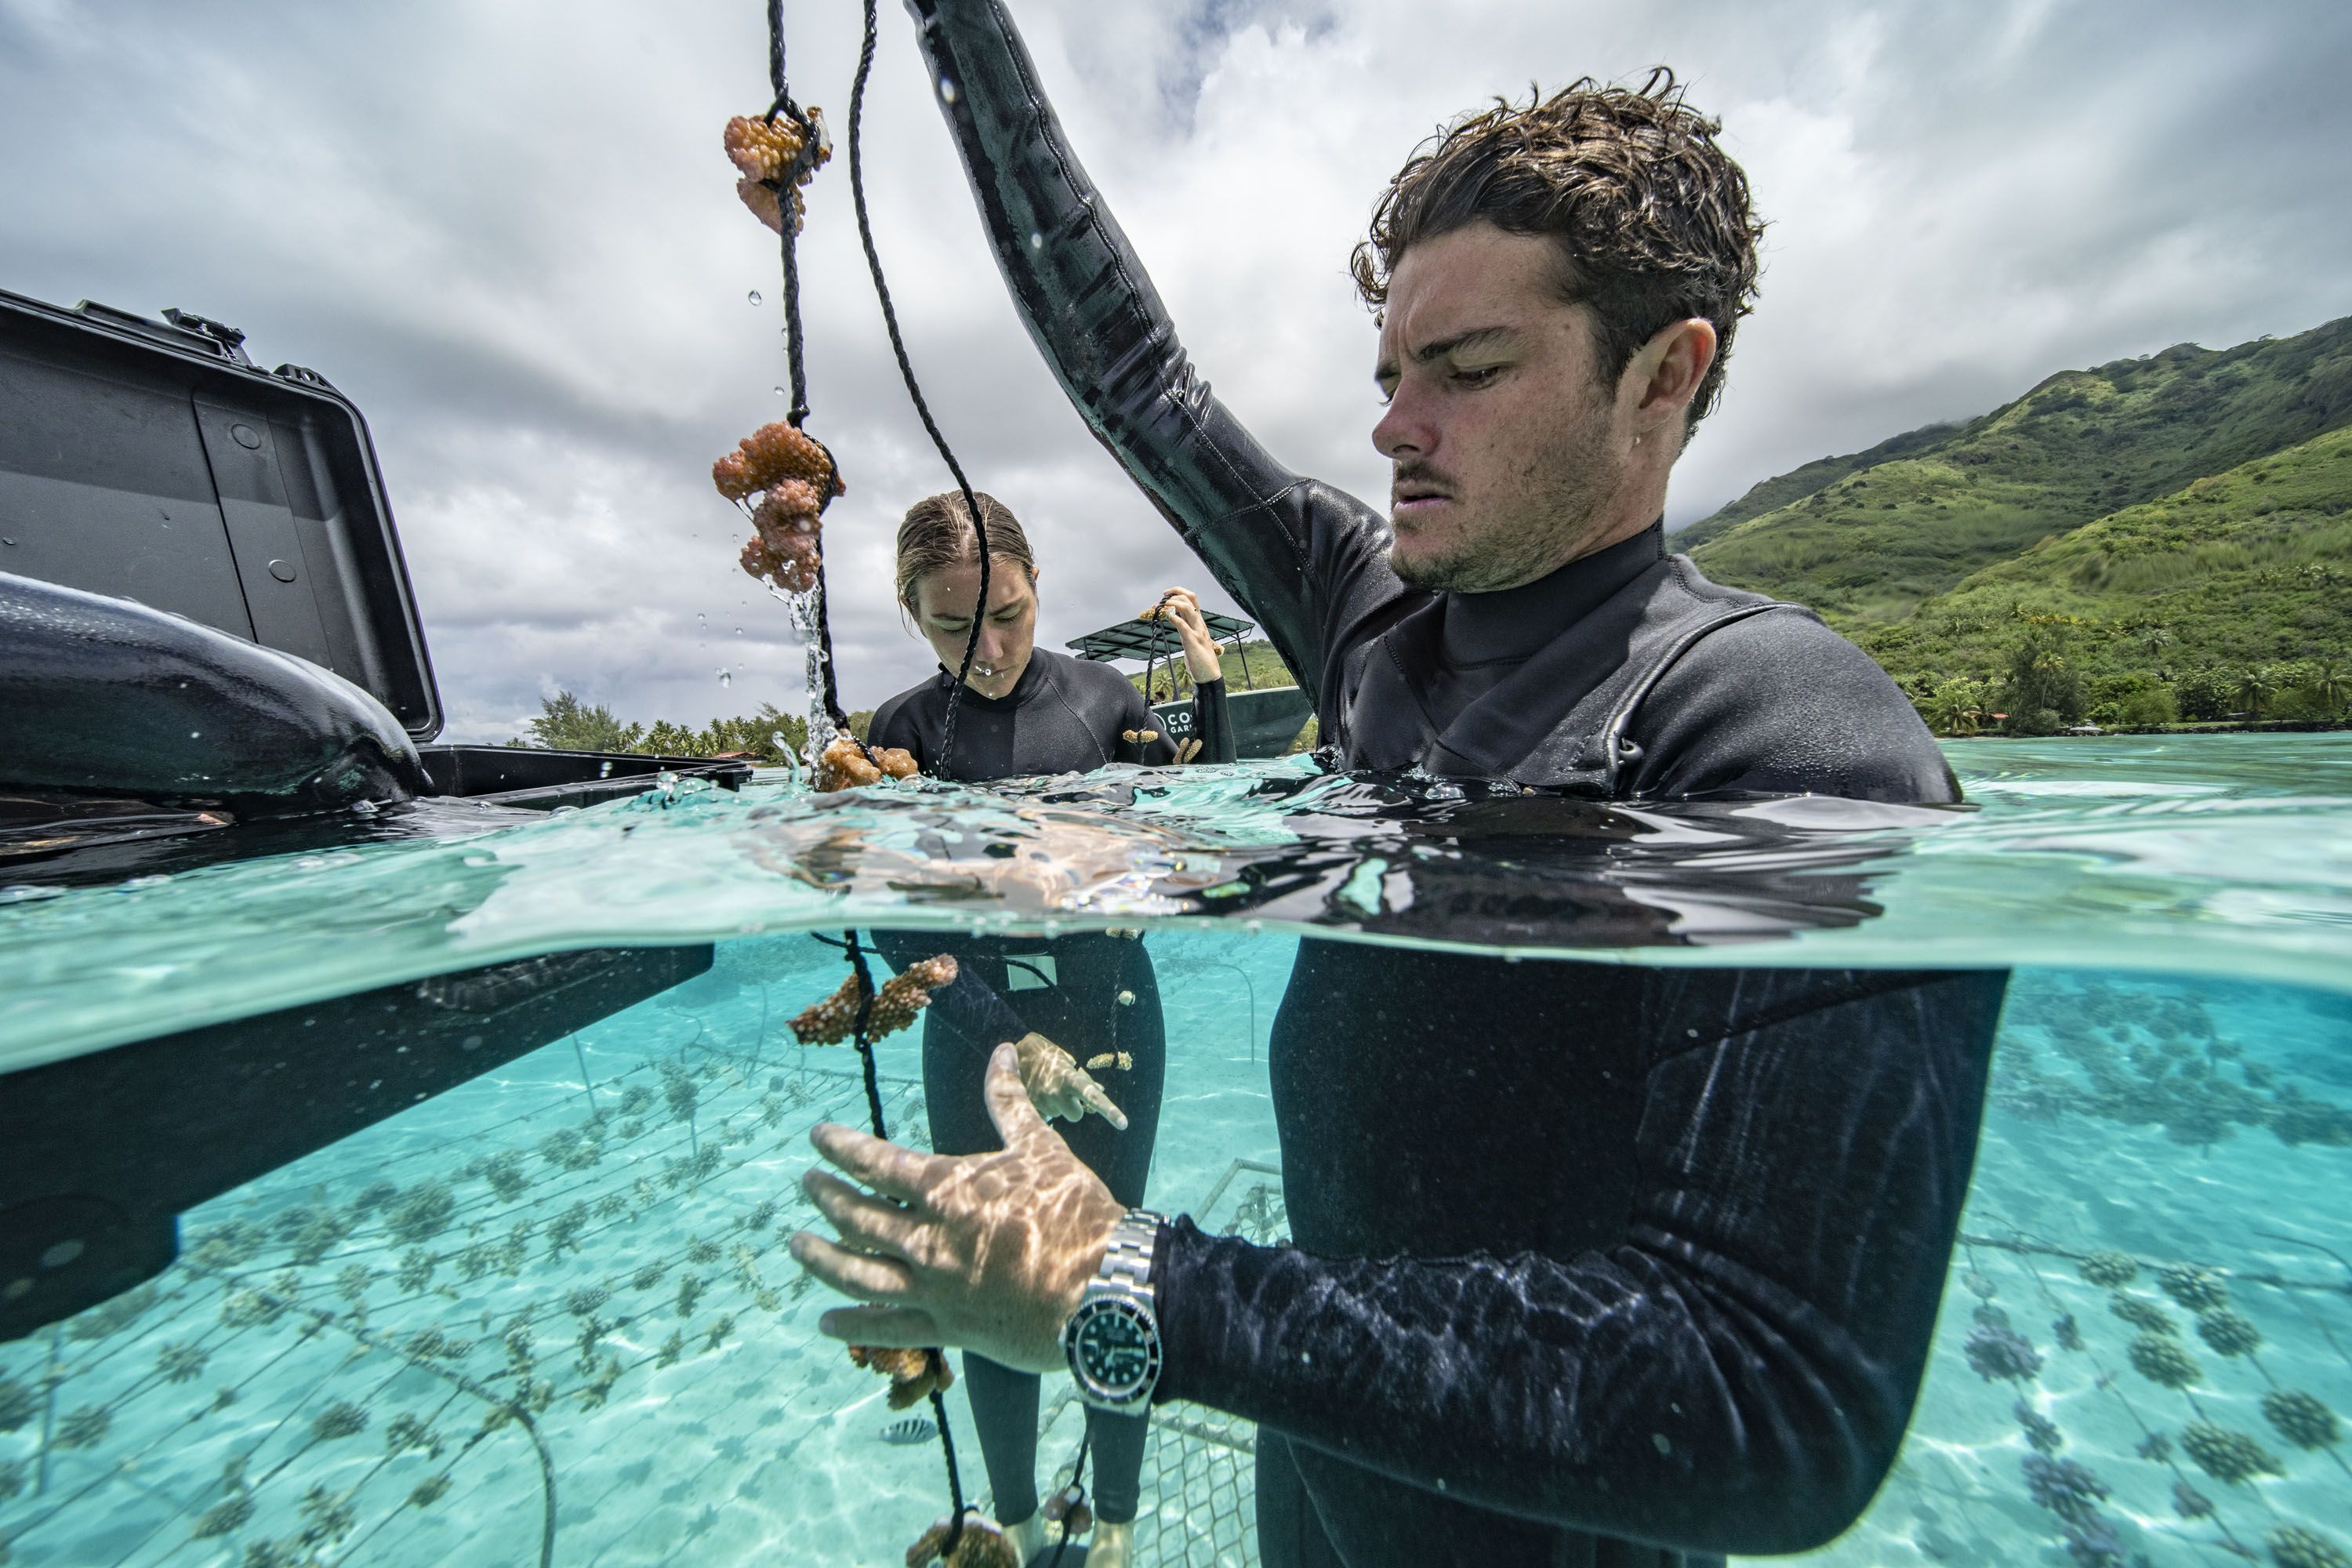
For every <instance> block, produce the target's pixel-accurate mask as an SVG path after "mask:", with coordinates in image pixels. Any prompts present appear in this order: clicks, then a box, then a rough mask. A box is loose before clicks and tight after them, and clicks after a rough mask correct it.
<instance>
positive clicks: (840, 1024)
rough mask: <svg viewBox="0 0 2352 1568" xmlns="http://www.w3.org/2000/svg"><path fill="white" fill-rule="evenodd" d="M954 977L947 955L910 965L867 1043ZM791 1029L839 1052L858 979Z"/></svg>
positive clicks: (873, 1016) (881, 998)
mask: <svg viewBox="0 0 2352 1568" xmlns="http://www.w3.org/2000/svg"><path fill="white" fill-rule="evenodd" d="M955 977H956V961H955V960H954V959H953V958H952V957H950V955H948V954H946V953H944V952H943V953H940V955H939V956H937V957H936V958H926V959H922V960H920V961H919V962H917V963H910V964H908V965H907V967H906V968H905V969H903V970H901V971H900V972H899V973H897V974H894V975H892V976H891V977H890V978H889V979H887V980H886V981H884V982H883V983H882V984H881V987H880V989H878V990H877V991H876V992H875V994H874V1008H873V1011H872V1012H870V1013H869V1014H867V1015H866V1038H867V1039H868V1040H878V1039H880V1038H882V1037H884V1036H886V1035H894V1034H897V1033H898V1031H899V1030H900V1029H903V1028H905V1027H906V1026H908V1025H909V1024H911V1023H913V1022H914V1021H915V1015H916V1014H918V1013H919V1012H921V1011H922V1010H923V1008H924V1007H925V1006H926V1005H929V1002H930V1000H931V993H932V992H934V991H937V990H940V989H941V988H942V987H944V986H948V985H951V984H954V983H955ZM792 1029H793V1035H794V1036H795V1037H798V1038H799V1040H800V1043H801V1044H803V1045H804V1046H837V1045H839V1044H841V1043H842V1042H843V1041H844V1040H846V1039H848V1038H849V1037H850V1036H851V1035H853V1034H855V1033H856V1029H857V976H856V975H855V974H852V975H851V976H850V977H849V978H848V979H846V980H845V981H843V982H842V983H841V984H840V986H839V988H838V989H836V990H835V992H834V994H832V995H830V996H828V997H826V998H825V999H824V1001H822V1002H819V1003H817V1004H816V1005H814V1006H812V1007H809V1008H807V1009H805V1010H803V1012H801V1013H800V1014H798V1015H797V1016H794V1017H793V1023H792ZM860 1364H863V1363H860Z"/></svg>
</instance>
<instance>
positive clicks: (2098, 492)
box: [1675, 318, 2352, 632]
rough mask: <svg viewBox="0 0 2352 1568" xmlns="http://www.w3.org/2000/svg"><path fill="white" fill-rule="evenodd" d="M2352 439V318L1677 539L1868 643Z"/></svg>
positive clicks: (2125, 364) (1711, 523) (2089, 389)
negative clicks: (1998, 569)
mask: <svg viewBox="0 0 2352 1568" xmlns="http://www.w3.org/2000/svg"><path fill="white" fill-rule="evenodd" d="M2347 424H2352V318H2347V320H2345V321H2334V322H2330V323H2329V324H2328V325H2326V326H2324V327H2319V328H2316V329H2315V330H2313V331H2308V332H2304V333H2301V334H2299V335H2298V336H2295V337H2293V338H2284V339H2279V340H2275V341H2273V340H2267V339H2264V340H2257V341H2256V342H2251V343H2242V344H2240V345H2239V346H2238V347H2236V348H2232V349H2221V350H2208V349H2201V348H2199V347H2197V346H2196V345H2195V344H2192V343H2182V344H2179V345H2178V346H2176V347H2173V348H2169V349H2166V350H2165V351H2164V352H2162V353H2157V354H2151V355H2149V356H2148V357H2147V358H2145V359H2131V360H2118V361H2116V362H2115V363H2112V364H2105V365H2100V366H2098V367H2097V368H2095V369H2093V370H2084V371H2064V372H2061V373H2060V374H2056V375H2053V376H2051V377H2050V378H2049V379H2047V380H2045V381H2043V382H2042V384H2040V385H2038V386H2036V387H2034V388H2033V389H2032V391H2031V392H2028V393H2027V394H2026V395H2024V396H2022V397H2021V398H2019V399H2018V400H2017V401H2015V402H2014V403H2011V404H2009V405H2006V406H2004V407H2001V408H1999V409H1996V410H1994V411H1993V412H1992V413H1990V414H1987V415H1984V416H1981V417H1979V418H1976V419H1971V420H1969V421H1968V422H1967V423H1965V424H1962V425H1958V426H1930V427H1928V428H1927V429H1923V430H1916V431H1912V432H1909V433H1908V434H1906V435H1903V436H1898V437H1894V438H1893V439H1892V440H1889V441H1886V442H1884V443H1881V444H1880V445H1879V446H1877V447H1873V448H1871V449H1870V450H1869V451H1867V452H1861V453H1856V454H1853V456H1851V457H1846V458H1823V459H1822V460H1820V461H1817V462H1813V463H1809V464H1807V465H1805V467H1803V468H1799V469H1796V470H1794V471H1792V472H1790V473H1789V474H1785V475H1782V476H1780V477H1779V478H1777V479H1768V480H1766V481H1765V482H1764V483H1763V484H1760V485H1759V486H1757V487H1756V488H1755V489H1751V490H1750V491H1749V492H1748V494H1747V495H1745V496H1743V497H1741V498H1740V500H1738V501H1735V502H1733V503H1732V504H1731V505H1730V506H1728V507H1726V508H1724V509H1723V510H1721V511H1718V512H1717V513H1715V514H1714V515H1713V516H1711V517H1709V518H1706V519H1705V520H1703V521H1700V522H1697V523H1695V524H1693V525H1692V526H1691V527H1690V528H1688V529H1685V530H1684V531H1682V532H1680V533H1678V534H1677V535H1675V543H1676V544H1677V546H1678V547H1680V548H1682V549H1685V550H1687V551H1689V552H1690V553H1691V555H1692V557H1693V558H1694V559H1695V560H1696V561H1697V562H1698V563H1700V565H1701V566H1702V567H1704V568H1705V570H1706V572H1707V574H1709V575H1710V576H1713V577H1715V578H1717V580H1718V581H1721V582H1726V583H1731V584H1738V585H1739V586H1741V587H1751V588H1756V589H1759V590H1761V591H1763V592H1766V593H1770V594H1774V595H1779V596H1780V597H1782V598H1789V599H1794V600H1796V601H1798V602H1799V603H1801V604H1806V605H1812V606H1813V607H1814V608H1815V609H1818V610H1820V611H1821V612H1822V614H1823V615H1824V616H1828V617H1829V618H1830V619H1831V620H1832V622H1833V623H1834V624H1836V625H1838V626H1840V627H1841V629H1843V630H1846V631H1849V632H1853V631H1856V630H1859V629H1860V628H1862V627H1864V626H1870V625H1873V624H1876V623H1885V622H1894V621H1899V620H1901V619H1903V618H1905V617H1906V616H1909V615H1911V614H1912V613H1913V611H1914V610H1916V608H1917V607H1918V605H1920V603H1921V602H1922V601H1923V600H1926V599H1927V598H1929V597H1931V596H1933V595H1938V594H1942V593H1946V592H1948V591H1949V590H1951V589H1953V588H1955V587H1957V586H1958V584H1960V583H1961V582H1962V581H1963V580H1965V579H1967V578H1969V576H1970V575H1971V574H1975V573H1977V572H1979V571H1982V570H1984V569H1986V568H1988V567H1991V566H1993V565H1995V564H1997V563H2000V562H2003V561H2006V560H2009V559H2011V557H2014V556H2017V555H2019V554H2021V553H2022V552H2026V551H2028V550H2030V549H2032V547H2034V546H2035V545H2036V544H2038V543H2040V542H2042V541H2043V540H2045V539H2049V538H2053V537H2061V536H2063V535H2066V534H2068V533H2071V532H2072V531H2074V530H2075V529H2078V528H2081V527H2083V526H2084V525H2085V524H2087V523H2089V522H2091V521H2094V520H2095V519H2097V518H2100V517H2104V516H2105V515H2107V514H2109V513H2112V512H2116V511H2118V510H2122V509H2125V508H2128V507H2132V506H2136V505H2139V504H2143V503H2146V502H2150V501H2154V500H2158V499H2159V498H2162V497H2166V496H2169V495H2171V494H2172V493H2173V492H2175V491H2177V490H2179V489H2182V488H2183V487H2184V486H2186V485H2188V484H2189V482H2190V481H2191V480H2193V479H2199V478H2201V477H2204V476H2207V475H2211V474H2219V473H2221V472H2224V471H2226V470H2229V469H2232V468H2238V467H2240V466H2241V465H2243V464H2246V463H2249V462H2251V461H2252V460H2254V459H2256V458H2264V457H2267V456H2270V455H2271V454H2273V453H2277V452H2283V451H2284V450H2286V449H2288V448H2290V447H2296V446H2299V445H2301V444H2302V443H2304V442H2305V441H2308V440H2310V439H2311V438H2312V437H2314V436H2316V435H2319V434H2321V433H2323V432H2325V431H2328V430H2333V429H2336V428H2337V427H2339V426H2345V425H2347Z"/></svg>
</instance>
